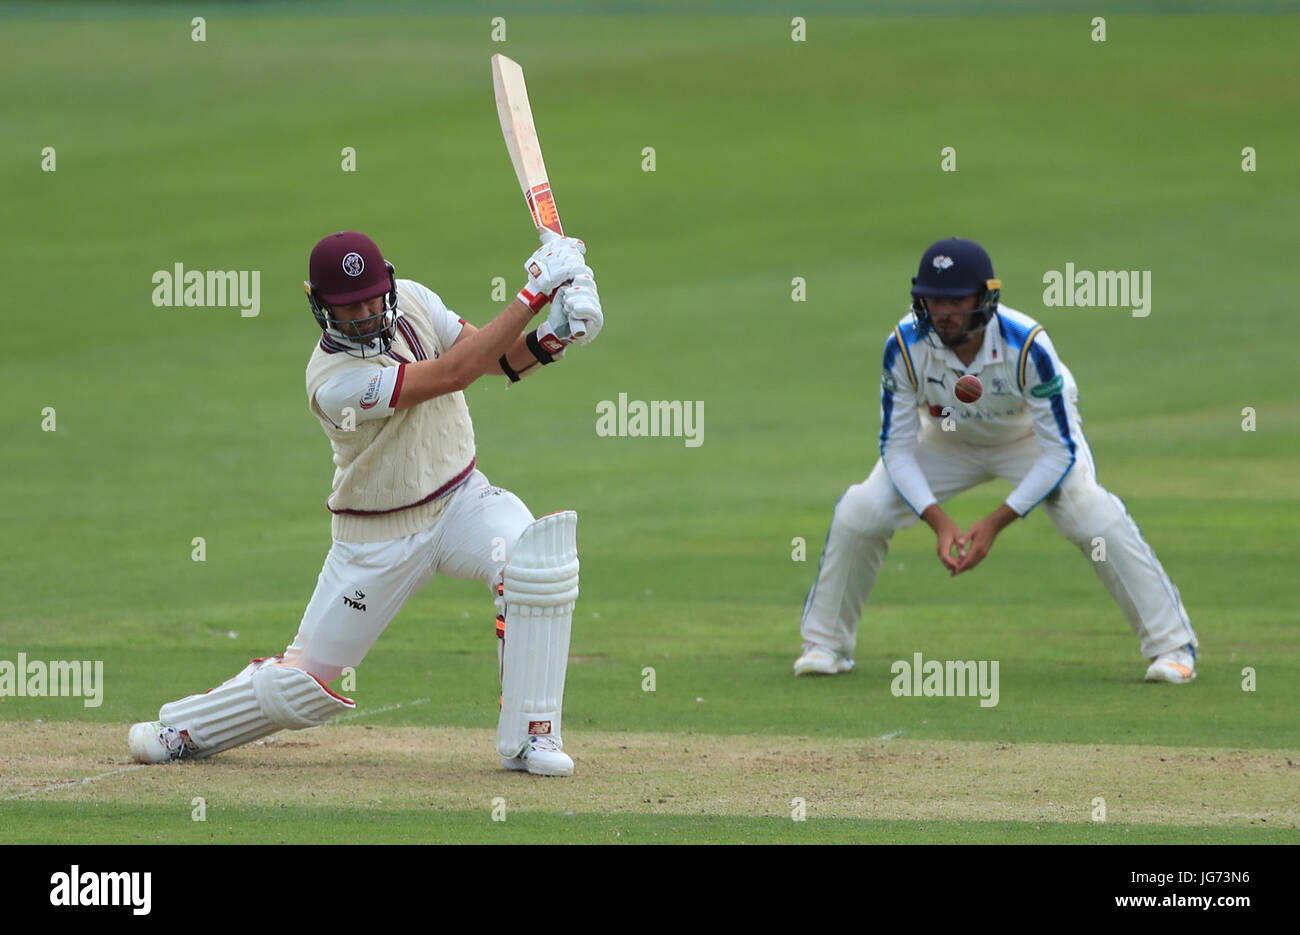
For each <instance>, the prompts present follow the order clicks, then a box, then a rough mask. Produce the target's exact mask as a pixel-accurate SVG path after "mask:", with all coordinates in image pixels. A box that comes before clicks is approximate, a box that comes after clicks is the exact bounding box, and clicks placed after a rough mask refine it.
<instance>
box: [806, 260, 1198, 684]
mask: <svg viewBox="0 0 1300 935" xmlns="http://www.w3.org/2000/svg"><path fill="white" fill-rule="evenodd" d="M1000 289H1001V283H1000V282H999V281H998V280H997V279H995V278H994V276H993V261H992V260H991V259H989V255H988V254H987V253H986V252H985V251H984V248H983V247H981V246H980V245H979V244H977V243H975V242H974V241H970V240H963V239H961V238H957V237H953V238H950V239H948V240H941V241H939V242H938V243H935V244H933V245H931V246H930V248H929V249H928V250H926V251H925V255H924V256H922V257H921V267H920V269H919V270H918V272H917V274H916V278H914V279H913V280H912V311H911V314H909V315H908V316H905V317H904V318H903V319H902V320H901V321H900V322H899V323H898V325H897V327H895V328H894V330H893V331H892V332H891V333H890V335H889V337H888V338H887V339H886V341H885V357H884V373H883V375H882V377H881V393H880V460H879V461H878V462H877V463H876V466H875V469H874V470H873V471H872V472H871V475H870V476H869V477H868V478H867V479H866V480H865V481H863V482H862V483H860V484H854V485H853V486H852V487H850V488H849V489H848V491H846V492H845V494H844V496H843V497H841V498H840V501H839V503H837V504H836V506H835V513H834V516H833V517H832V520H831V528H830V532H829V534H828V535H827V537H826V547H825V549H824V550H823V552H822V557H821V564H820V566H819V567H818V571H817V581H816V583H814V584H813V587H812V590H811V591H809V592H808V598H807V600H806V601H805V602H804V609H803V619H802V622H801V624H800V628H799V629H800V634H801V635H802V637H803V649H804V651H803V655H801V656H800V657H799V658H798V659H797V660H796V661H795V664H794V673H795V675H834V674H836V673H839V672H848V671H849V670H851V669H852V668H853V650H854V645H855V643H856V640H857V629H858V621H859V620H860V618H861V616H862V610H863V607H864V606H865V605H866V602H867V597H868V596H869V595H870V594H871V588H872V585H874V584H875V581H876V576H877V575H878V574H879V573H880V566H881V563H882V562H883V561H884V559H885V553H886V552H887V551H888V550H889V540H890V538H891V537H892V536H893V534H894V532H895V531H896V530H899V529H903V528H905V527H907V526H911V525H912V524H913V523H915V522H916V521H917V519H918V518H919V519H923V520H925V522H926V523H927V524H929V526H930V528H931V529H933V530H934V533H935V535H936V537H937V538H938V552H939V560H940V561H941V562H942V563H943V564H944V567H946V568H947V569H948V571H949V573H950V574H953V575H958V574H961V573H962V572H965V571H969V570H970V569H972V568H974V567H975V566H976V565H978V564H979V563H980V561H981V560H983V558H984V557H985V556H986V555H988V553H989V549H991V548H992V547H993V541H994V539H995V538H996V537H997V535H998V533H999V532H1001V531H1002V530H1003V529H1004V528H1006V527H1007V526H1008V525H1009V524H1010V523H1012V522H1014V521H1015V520H1017V519H1019V518H1021V517H1023V516H1026V515H1028V513H1029V511H1030V510H1032V509H1033V508H1034V507H1035V506H1037V505H1038V504H1040V503H1041V504H1042V505H1043V509H1044V510H1046V511H1047V515H1048V518H1050V519H1051V521H1052V524H1053V525H1054V526H1055V527H1056V530H1057V531H1058V532H1059V533H1060V534H1061V535H1063V536H1065V538H1066V539H1068V540H1069V541H1070V542H1072V543H1074V544H1075V545H1076V546H1077V547H1078V548H1079V550H1080V551H1082V552H1083V554H1084V555H1085V556H1088V557H1089V558H1090V559H1092V560H1093V561H1092V567H1093V568H1094V569H1095V570H1096V572H1097V576H1098V577H1099V578H1101V581H1102V583H1103V584H1104V585H1105V586H1106V589H1107V590H1108V591H1110V593H1111V596H1112V597H1114V598H1115V601H1116V602H1117V603H1118V604H1119V606H1120V608H1121V609H1122V610H1123V611H1124V615H1125V616H1126V617H1127V618H1128V622H1129V625H1130V626H1131V627H1132V628H1133V630H1134V632H1135V633H1137V636H1138V640H1139V642H1140V643H1141V648H1142V655H1143V656H1145V657H1146V658H1147V659H1149V660H1151V664H1150V666H1149V668H1148V669H1147V671H1146V679H1147V681H1149V682H1174V683H1183V682H1190V681H1191V680H1192V679H1193V678H1195V677H1196V645H1197V640H1196V634H1195V632H1193V630H1192V625H1191V622H1190V621H1189V620H1188V619H1187V611H1186V610H1185V609H1184V608H1183V602H1182V599H1181V598H1180V597H1179V595H1178V589H1177V588H1176V587H1174V583H1173V582H1172V581H1170V580H1169V576H1168V575H1167V574H1165V570H1164V569H1163V568H1162V567H1161V565H1160V562H1159V560H1157V558H1156V556H1155V553H1154V552H1152V551H1151V547H1150V546H1148V545H1147V544H1146V542H1145V541H1144V540H1143V538H1142V532H1141V530H1139V529H1138V526H1137V523H1135V522H1134V521H1133V518H1132V517H1131V516H1129V514H1128V510H1127V509H1126V508H1125V506H1124V503H1123V501H1122V500H1120V498H1119V497H1117V496H1115V495H1114V494H1112V493H1109V492H1108V491H1106V490H1105V489H1104V488H1103V487H1101V486H1100V485H1099V484H1098V483H1097V471H1096V467H1095V465H1094V464H1093V460H1092V452H1091V451H1090V450H1089V448H1088V442H1087V440H1086V439H1085V438H1084V436H1083V428H1082V422H1083V420H1082V418H1081V417H1080V416H1079V408H1078V401H1079V390H1078V387H1077V386H1076V385H1075V382H1074V377H1073V375H1071V373H1070V371H1069V370H1068V369H1067V368H1066V366H1065V365H1064V364H1063V363H1061V360H1060V358H1059V357H1058V356H1057V354H1056V348H1055V347H1053V346H1052V342H1051V341H1050V340H1049V339H1048V337H1047V333H1046V332H1045V331H1044V330H1043V327H1042V326H1041V325H1039V324H1038V323H1037V322H1035V321H1033V320H1032V319H1030V318H1029V317H1028V316H1026V315H1022V314H1020V312H1017V311H1015V310H1014V309H1010V308H1007V307H1006V306H1001V307H999V305H998V298H999V294H1000ZM965 374H975V375H976V376H978V378H979V381H980V382H981V383H982V384H983V393H982V395H980V396H979V398H978V399H976V400H975V401H974V402H972V403H962V402H960V401H958V399H957V398H956V397H955V396H954V395H953V392H954V384H955V381H956V380H957V379H958V378H959V377H961V376H963V375H965ZM995 477H997V478H1001V479H1002V480H1005V481H1007V482H1009V483H1011V484H1012V485H1014V489H1013V490H1012V491H1011V494H1010V495H1009V496H1008V497H1007V498H1006V501H1005V502H1004V503H1002V505H1001V506H999V507H998V508H997V509H996V510H995V511H993V513H991V514H989V515H988V516H986V517H984V518H983V519H980V520H977V521H976V522H975V523H974V524H972V525H971V527H970V528H969V529H967V530H966V531H965V532H962V530H961V528H960V527H959V526H958V525H957V524H956V523H955V522H953V520H952V519H951V518H949V516H948V514H947V513H945V512H944V511H943V508H942V507H941V506H940V504H941V503H943V502H944V501H946V500H948V498H950V497H952V496H954V495H955V494H958V493H961V492H962V491H965V490H968V489H969V488H971V487H974V486H975V485H977V484H982V483H984V482H985V481H988V480H992V479H993V478H995ZM1102 549H1104V552H1102V551H1101V550H1102Z"/></svg>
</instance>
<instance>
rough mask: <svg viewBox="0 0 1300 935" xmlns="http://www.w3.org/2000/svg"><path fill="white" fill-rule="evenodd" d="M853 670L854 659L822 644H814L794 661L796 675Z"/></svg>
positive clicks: (826, 673) (827, 673)
mask: <svg viewBox="0 0 1300 935" xmlns="http://www.w3.org/2000/svg"><path fill="white" fill-rule="evenodd" d="M852 671H853V660H852V659H850V658H849V657H848V656H841V655H839V654H838V653H836V652H833V651H832V650H829V649H824V648H822V647H821V646H814V647H813V648H812V649H810V650H808V651H807V652H806V653H804V654H803V655H802V656H800V657H799V658H798V659H796V660H795V661H794V674H795V675H838V674H839V673H841V672H852Z"/></svg>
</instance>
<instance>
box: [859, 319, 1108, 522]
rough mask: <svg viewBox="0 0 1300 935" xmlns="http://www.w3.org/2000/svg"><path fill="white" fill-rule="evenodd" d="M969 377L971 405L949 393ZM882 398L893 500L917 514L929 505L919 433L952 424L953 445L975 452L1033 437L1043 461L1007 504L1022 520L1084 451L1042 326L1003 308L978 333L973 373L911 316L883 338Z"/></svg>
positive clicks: (1065, 377) (884, 453)
mask: <svg viewBox="0 0 1300 935" xmlns="http://www.w3.org/2000/svg"><path fill="white" fill-rule="evenodd" d="M967 373H972V374H975V375H976V376H978V377H979V379H980V382H981V383H982V384H983V385H984V393H983V395H981V396H980V398H979V399H978V400H976V401H975V402H973V403H962V402H959V401H958V400H957V397H956V396H954V395H953V388H954V385H955V384H956V381H957V378H958V377H960V376H962V375H963V374H967ZM880 384H881V392H880V457H881V459H882V460H883V461H884V464H885V470H886V471H887V472H888V473H889V479H890V481H891V482H892V483H893V485H894V488H895V489H896V490H897V491H898V493H899V495H900V496H901V497H902V498H903V499H904V500H905V501H906V502H907V505H908V506H910V507H911V508H912V509H913V510H914V511H915V512H916V513H917V514H918V515H919V514H921V513H923V512H924V511H925V508H926V507H928V506H929V505H930V504H932V503H935V502H936V500H935V497H934V494H933V493H932V492H931V490H930V484H929V482H928V481H927V480H926V478H925V475H924V474H923V473H922V472H921V469H920V466H919V465H918V463H917V460H916V445H917V440H918V433H919V432H920V431H921V430H922V427H923V423H924V422H926V421H929V422H931V423H933V424H931V425H929V426H926V427H925V430H926V432H927V433H929V432H933V431H936V430H937V431H943V423H944V421H945V420H947V419H949V418H951V420H952V421H951V422H950V423H949V425H951V426H952V428H953V431H952V432H944V434H945V435H946V436H947V437H949V438H951V439H955V440H956V441H960V442H964V443H966V444H970V445H976V446H980V447H989V446H996V445H1004V444H1008V443H1010V442H1014V441H1017V440H1019V439H1022V438H1026V437H1027V436H1029V435H1030V433H1033V434H1034V435H1037V436H1038V443H1039V447H1040V448H1041V449H1042V455H1041V456H1040V457H1039V459H1038V460H1037V461H1036V462H1035V463H1034V465H1033V467H1032V468H1031V469H1030V471H1029V473H1028V474H1027V475H1026V476H1025V478H1024V480H1023V481H1021V482H1020V484H1019V485H1017V486H1016V488H1015V490H1013V491H1012V492H1011V494H1010V496H1008V497H1007V499H1006V503H1007V505H1008V506H1010V507H1011V508H1012V509H1013V510H1015V511H1016V513H1018V514H1019V515H1021V516H1024V515H1025V514H1027V513H1028V512H1029V511H1030V510H1032V509H1033V508H1034V507H1035V506H1037V505H1038V503H1040V502H1041V501H1042V500H1043V498H1045V497H1046V496H1047V495H1048V494H1050V493H1051V492H1052V491H1053V490H1055V489H1056V488H1057V486H1058V485H1059V484H1060V483H1061V481H1063V480H1064V479H1065V476H1066V474H1068V473H1069V472H1070V468H1071V467H1073V466H1074V461H1075V456H1076V452H1077V451H1078V449H1079V447H1080V446H1081V445H1083V444H1084V441H1083V434H1082V430H1081V429H1080V427H1079V426H1080V423H1081V422H1082V419H1081V418H1080V417H1079V412H1078V401H1079V390H1078V387H1077V386H1076V385H1075V382H1074V377H1073V375H1072V374H1071V373H1070V371H1069V370H1068V369H1067V368H1066V367H1065V365H1064V364H1062V363H1061V361H1060V358H1059V357H1057V355H1056V349H1055V348H1054V347H1052V342H1051V341H1050V340H1048V337H1047V333H1046V332H1045V331H1043V328H1042V326H1041V325H1039V324H1038V323H1037V322H1035V321H1034V320H1033V319H1031V318H1029V317H1028V316H1027V315H1022V314H1021V313H1020V312H1017V311H1016V310H1015V309H1011V308H1007V307H1006V306H1005V305H1003V306H999V308H998V311H997V314H996V315H995V316H994V318H993V319H992V320H991V321H990V322H989V323H988V325H987V326H986V327H985V329H984V344H983V346H982V347H981V348H980V351H979V354H978V355H977V356H976V357H975V359H974V360H973V361H971V363H970V366H966V365H965V364H963V363H962V362H961V360H960V359H959V358H958V357H957V355H956V354H955V353H953V352H952V351H951V350H949V349H948V348H947V347H944V346H943V343H942V342H941V341H940V340H939V338H938V337H937V336H936V335H933V334H932V335H929V336H927V337H922V336H921V335H919V334H918V333H917V329H916V322H915V319H914V318H913V317H912V316H911V315H910V314H908V315H907V316H905V317H904V318H903V319H902V320H901V321H899V323H898V325H897V327H895V328H894V330H893V331H892V332H891V333H890V335H889V338H888V339H887V340H886V341H885V356H884V373H883V374H882V376H881V381H880Z"/></svg>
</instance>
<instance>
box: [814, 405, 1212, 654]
mask: <svg viewBox="0 0 1300 935" xmlns="http://www.w3.org/2000/svg"><path fill="white" fill-rule="evenodd" d="M1071 429H1072V432H1071V434H1072V435H1073V437H1074V438H1075V439H1077V440H1078V452H1077V457H1076V459H1075V462H1074V467H1073V468H1071V469H1070V473H1069V474H1068V475H1066V478H1065V480H1064V481H1063V482H1062V483H1061V485H1060V486H1059V487H1058V488H1057V489H1056V490H1055V491H1054V492H1053V493H1052V494H1051V495H1049V496H1048V497H1047V499H1046V500H1044V501H1043V502H1042V504H1041V506H1042V507H1043V509H1044V510H1046V511H1047V515H1048V517H1049V518H1050V519H1051V521H1052V525H1053V526H1055V527H1056V531H1057V532H1059V533H1060V534H1061V535H1062V536H1064V537H1065V538H1066V539H1068V540H1069V541H1070V542H1072V543H1074V544H1075V546H1077V547H1078V548H1079V550H1080V551H1081V552H1083V554H1084V556H1085V557H1087V558H1088V559H1089V561H1090V563H1091V564H1092V567H1093V569H1094V570H1095V571H1096V572H1097V577H1099V578H1100V579H1101V581H1102V583H1103V584H1104V585H1105V586H1106V590H1108V591H1109V592H1110V594H1111V597H1113V598H1114V599H1115V601H1116V603H1118V604H1119V606H1120V608H1121V609H1122V610H1123V611H1124V616H1125V617H1127V618H1128V622H1129V626H1131V627H1132V628H1133V632H1135V633H1136V634H1137V636H1138V639H1139V641H1140V642H1141V646H1142V655H1143V656H1145V657H1147V658H1148V659H1151V658H1154V657H1155V656H1158V655H1159V654H1160V653H1163V652H1168V651H1170V650H1173V649H1178V648H1179V647H1182V646H1186V645H1187V644H1188V643H1191V644H1192V645H1193V646H1195V645H1196V642H1197V641H1196V633H1195V632H1194V631H1193V630H1192V625H1191V622H1190V621H1189V620H1188V618H1187V611H1186V610H1185V609H1184V608H1183V602H1182V598H1181V597H1179V594H1178V589H1177V588H1176V587H1174V583H1173V582H1172V581H1170V580H1169V576H1168V575H1167V574H1165V570H1164V568H1162V567H1161V565H1160V561H1159V560H1158V559H1157V558H1156V556H1155V553H1154V552H1152V551H1151V547H1150V546H1149V545H1147V543H1146V541H1145V540H1144V539H1143V538H1142V531H1141V530H1140V529H1139V528H1138V525H1137V523H1135V522H1134V521H1133V518H1132V517H1131V516H1129V514H1128V510H1127V509H1126V508H1125V506H1124V502H1123V501H1122V500H1120V498H1119V497H1117V496H1115V495H1114V494H1112V493H1110V492H1108V491H1107V490H1106V489H1105V488H1103V487H1101V486H1100V485H1099V484H1098V483H1097V480H1096V477H1097V472H1096V467H1095V465H1094V463H1093V460H1092V451H1091V450H1090V449H1089V448H1088V443H1087V441H1086V440H1085V439H1084V437H1083V432H1082V430H1081V429H1080V427H1079V425H1078V423H1077V422H1076V421H1075V420H1074V419H1071ZM1039 454H1040V449H1039V446H1038V440H1037V438H1036V437H1035V436H1034V435H1032V434H1031V435H1028V436H1027V437H1025V438H1022V439H1019V440H1017V441H1015V442H1012V443H1011V444H1008V445H1000V446H995V447H980V446H976V445H970V444H966V443H965V442H960V441H957V440H956V439H954V438H952V437H951V434H950V433H946V432H943V431H940V430H939V429H938V428H937V427H936V426H935V425H934V423H933V422H925V423H923V424H922V429H921V432H920V435H919V436H918V440H917V448H916V458H917V461H918V462H919V463H920V465H921V472H922V473H923V474H925V478H926V480H927V481H929V483H930V489H931V490H932V491H933V492H934V496H935V498H936V499H937V500H938V501H939V502H940V503H943V502H945V501H946V500H948V499H949V498H951V497H953V496H955V495H957V494H959V493H962V492H963V491H966V490H969V489H970V488H971V487H974V486H976V485H977V484H982V483H984V482H985V481H989V480H993V479H994V478H1001V479H1002V480H1005V481H1007V482H1009V483H1011V484H1012V485H1013V486H1014V485H1016V484H1019V483H1020V481H1021V480H1023V479H1024V477H1025V475H1026V474H1027V473H1029V469H1030V467H1032V466H1033V464H1034V462H1035V461H1037V460H1038V457H1039ZM918 518H919V517H917V515H916V513H914V512H913V511H912V509H911V507H909V506H908V505H907V504H906V503H905V502H904V501H903V498H902V497H900V496H899V495H898V492H897V491H896V490H895V489H894V485H893V484H892V483H891V482H890V480H889V475H888V474H886V472H885V466H884V464H883V463H882V462H880V461H877V462H876V467H875V469H874V470H873V471H872V472H871V475H870V476H869V477H868V478H867V479H866V480H865V481H863V482H862V483H860V484H854V485H853V486H852V487H850V488H849V489H848V490H847V491H846V492H845V493H844V496H842V497H841V498H840V500H839V502H838V503H837V504H836V505H835V513H834V516H833V517H832V519H831V528H830V532H829V533H828V534H827V536H826V546H825V548H824V550H823V551H822V557H821V564H820V565H819V566H818V570H817V581H816V583H815V584H814V585H813V587H812V590H810V591H809V592H808V598H807V600H806V601H804V609H803V619H802V621H801V623H800V626H799V632H800V635H801V636H802V637H803V641H804V648H805V651H806V650H807V649H808V648H810V647H811V646H812V645H818V646H824V647H826V648H828V649H832V650H834V651H835V652H837V653H839V654H840V655H843V656H849V657H852V655H853V650H854V647H855V646H856V644H857V631H858V622H859V620H860V619H861V618H862V611H863V608H864V607H865V606H866V603H867V598H868V597H869V596H870V594H871V588H872V587H873V586H874V585H875V583H876V576H877V575H879V574H880V567H881V564H882V563H883V562H884V560H885V554H886V553H887V552H888V551H889V540H890V539H891V538H892V537H893V535H894V532H895V531H896V530H899V529H904V528H906V527H908V526H911V525H913V524H914V523H916V522H917V520H918ZM1013 529H1014V526H1013V527H1009V528H1008V529H1006V530H1004V531H1003V532H1002V533H1001V534H1000V535H1007V534H1008V533H1010V534H1013V535H1014V532H1013ZM1098 538H1100V539H1102V540H1104V542H1105V561H1091V557H1092V555H1093V553H1094V549H1095V548H1096V546H1095V545H1094V540H1096V539H1098ZM995 549H996V546H995ZM990 560H992V561H997V554H996V551H994V552H993V553H991V554H990V556H989V558H986V559H985V560H984V562H985V563H987V562H989V561H990ZM936 563H937V558H936ZM980 567H984V565H981V566H980ZM941 570H942V569H941V568H939V567H936V568H935V569H934V573H935V574H936V575H938V574H939V573H940V572H941ZM978 571H979V568H977V569H976V573H978Z"/></svg>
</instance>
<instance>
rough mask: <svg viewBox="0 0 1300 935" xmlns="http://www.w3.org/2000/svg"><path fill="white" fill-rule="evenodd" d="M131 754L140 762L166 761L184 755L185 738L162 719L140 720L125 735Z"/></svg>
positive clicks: (177, 758)
mask: <svg viewBox="0 0 1300 935" xmlns="http://www.w3.org/2000/svg"><path fill="white" fill-rule="evenodd" d="M126 743H127V746H129V747H130V748H131V755H132V756H134V757H135V758H136V759H137V760H139V761H140V762H141V763H167V762H169V761H171V760H179V759H180V758H181V757H182V756H184V755H185V738H184V737H182V736H181V732H180V731H178V730H177V729H176V728H174V727H166V726H165V725H164V724H163V722H162V721H141V722H140V723H139V724H135V725H132V727H131V732H130V733H128V734H127V735H126Z"/></svg>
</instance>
